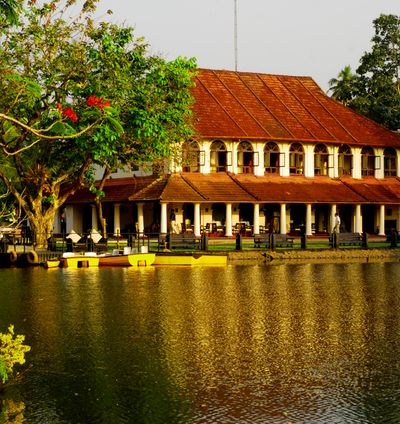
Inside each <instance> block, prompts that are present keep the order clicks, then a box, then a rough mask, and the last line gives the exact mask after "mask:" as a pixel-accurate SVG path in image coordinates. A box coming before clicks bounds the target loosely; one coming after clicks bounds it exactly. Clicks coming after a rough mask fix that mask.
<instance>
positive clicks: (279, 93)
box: [192, 69, 400, 147]
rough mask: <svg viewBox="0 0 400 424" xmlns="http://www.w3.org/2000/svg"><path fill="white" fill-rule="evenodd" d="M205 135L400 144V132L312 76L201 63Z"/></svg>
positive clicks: (198, 81)
mask: <svg viewBox="0 0 400 424" xmlns="http://www.w3.org/2000/svg"><path fill="white" fill-rule="evenodd" d="M194 79H195V87H193V88H192V93H193V95H194V97H195V104H194V106H193V110H194V113H195V116H196V118H197V125H196V129H197V132H198V134H199V137H200V138H205V139H232V140H246V139H247V140H257V139H258V140H276V141H289V142H290V141H303V142H321V143H328V144H329V143H334V144H342V143H344V144H351V145H361V146H362V145H367V144H368V145H373V146H393V147H400V135H398V134H396V133H394V132H392V131H389V130H387V129H386V128H384V127H382V126H380V125H378V124H377V123H375V122H373V121H371V120H369V119H368V118H365V117H364V116H361V115H359V114H358V113H356V112H354V111H352V110H351V109H349V108H347V107H345V106H343V105H342V104H341V103H339V102H336V101H335V100H333V99H331V98H330V97H328V96H327V95H326V94H325V93H324V92H323V91H322V90H321V88H320V87H319V86H318V85H317V84H316V83H315V82H314V80H313V79H312V78H310V77H299V76H283V75H268V74H259V73H249V72H233V71H223V70H211V69H199V70H198V73H197V75H196V76H195V77H194Z"/></svg>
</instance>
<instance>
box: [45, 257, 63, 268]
mask: <svg viewBox="0 0 400 424" xmlns="http://www.w3.org/2000/svg"><path fill="white" fill-rule="evenodd" d="M59 266H60V260H59V259H48V260H47V261H46V262H45V263H44V267H45V268H58V267H59Z"/></svg>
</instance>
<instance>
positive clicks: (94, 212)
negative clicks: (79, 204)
mask: <svg viewBox="0 0 400 424" xmlns="http://www.w3.org/2000/svg"><path fill="white" fill-rule="evenodd" d="M90 207H91V208H92V229H94V230H98V229H99V223H98V220H97V208H96V205H90Z"/></svg>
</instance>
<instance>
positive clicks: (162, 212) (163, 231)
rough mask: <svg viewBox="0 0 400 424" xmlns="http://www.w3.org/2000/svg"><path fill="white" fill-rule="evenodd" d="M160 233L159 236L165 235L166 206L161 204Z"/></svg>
mask: <svg viewBox="0 0 400 424" xmlns="http://www.w3.org/2000/svg"><path fill="white" fill-rule="evenodd" d="M160 223H161V224H160V232H161V234H167V232H168V229H167V227H168V226H167V204H166V203H161V219H160Z"/></svg>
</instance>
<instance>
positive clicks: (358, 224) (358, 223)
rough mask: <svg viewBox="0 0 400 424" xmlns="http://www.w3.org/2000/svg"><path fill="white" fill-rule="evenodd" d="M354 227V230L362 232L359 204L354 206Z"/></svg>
mask: <svg viewBox="0 0 400 424" xmlns="http://www.w3.org/2000/svg"><path fill="white" fill-rule="evenodd" d="M354 212H355V219H356V220H355V228H354V230H355V231H354V232H356V233H362V221H361V205H356V206H355V211H354Z"/></svg>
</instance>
